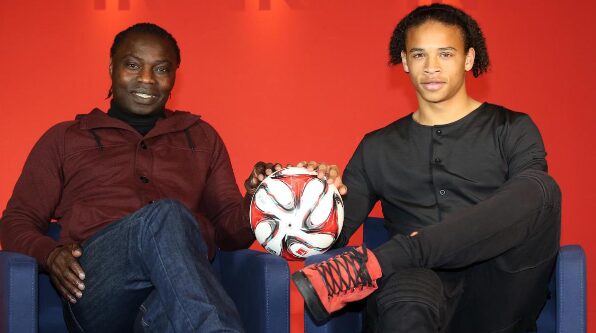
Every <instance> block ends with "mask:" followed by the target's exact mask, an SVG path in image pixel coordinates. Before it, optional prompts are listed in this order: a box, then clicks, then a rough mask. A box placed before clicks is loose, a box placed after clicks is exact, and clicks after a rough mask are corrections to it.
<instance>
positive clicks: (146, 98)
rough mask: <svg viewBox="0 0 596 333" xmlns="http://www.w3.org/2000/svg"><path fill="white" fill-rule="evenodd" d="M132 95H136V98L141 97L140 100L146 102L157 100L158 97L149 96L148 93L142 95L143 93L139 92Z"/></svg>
mask: <svg viewBox="0 0 596 333" xmlns="http://www.w3.org/2000/svg"><path fill="white" fill-rule="evenodd" d="M132 94H133V95H135V96H137V97H139V98H142V99H145V100H150V99H153V98H157V96H155V95H152V94H147V93H142V92H138V91H133V92H132Z"/></svg>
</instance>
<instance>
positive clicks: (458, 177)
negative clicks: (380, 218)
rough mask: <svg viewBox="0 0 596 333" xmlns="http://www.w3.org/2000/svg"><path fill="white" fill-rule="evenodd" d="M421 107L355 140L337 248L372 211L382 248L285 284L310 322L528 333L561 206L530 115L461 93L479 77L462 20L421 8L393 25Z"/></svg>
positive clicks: (481, 62) (479, 56) (473, 35)
mask: <svg viewBox="0 0 596 333" xmlns="http://www.w3.org/2000/svg"><path fill="white" fill-rule="evenodd" d="M390 59H391V60H390V62H391V64H394V65H395V64H400V63H401V64H402V66H403V69H404V71H405V72H406V73H407V74H408V76H409V77H410V79H411V82H412V84H413V86H414V89H415V91H416V96H417V99H418V109H417V110H416V111H415V112H413V113H412V114H410V115H408V116H406V117H403V118H401V119H399V120H397V121H395V122H393V123H392V124H390V125H388V126H386V127H384V128H381V129H379V130H376V131H373V132H371V133H368V134H367V135H365V137H364V139H363V140H362V141H361V143H360V144H359V146H358V148H357V149H356V152H355V153H354V155H353V157H352V158H351V160H350V162H349V164H348V166H347V167H346V170H345V173H344V178H343V179H344V182H345V184H346V185H347V187H348V189H349V193H348V194H347V196H346V198H345V200H344V204H345V221H344V229H343V230H342V234H341V236H340V238H339V240H338V242H337V246H338V247H340V246H344V245H345V244H346V243H347V241H348V239H349V237H350V236H351V235H352V234H353V233H354V232H355V231H356V229H357V228H358V227H359V226H360V225H361V224H362V223H363V221H364V220H365V219H366V217H367V216H368V214H369V213H370V211H371V209H372V207H373V206H374V204H375V203H376V202H377V201H381V204H382V208H383V214H384V217H385V221H386V222H385V225H386V227H387V228H388V230H389V231H390V233H391V234H392V238H391V239H390V240H389V241H387V242H386V243H384V244H383V245H381V246H380V247H378V248H376V249H374V250H370V249H367V248H366V247H365V246H361V247H358V248H356V249H350V250H349V251H347V252H344V253H342V254H340V255H338V256H336V257H334V258H331V259H329V260H327V261H324V262H322V263H319V264H314V265H310V266H307V267H305V268H304V269H303V270H301V271H299V272H297V273H295V274H294V275H293V279H294V281H295V283H296V285H297V287H298V289H299V290H300V292H301V293H302V295H303V296H304V299H305V303H306V305H307V307H308V308H309V310H310V312H311V314H312V315H313V316H314V317H315V318H316V319H317V320H319V321H322V320H324V319H325V318H327V316H329V314H331V313H333V312H335V311H337V310H339V309H341V308H343V307H344V306H345V305H346V303H349V302H353V301H357V300H361V299H365V298H366V299H367V320H366V324H365V325H366V328H367V331H369V332H457V333H466V332H469V333H480V332H526V331H528V330H530V331H532V330H535V329H536V326H535V321H536V318H537V316H538V314H539V312H540V310H541V309H542V306H543V305H544V303H545V300H546V297H547V293H548V289H547V287H548V281H549V277H550V275H551V273H552V270H553V267H554V263H555V259H556V255H557V251H558V248H559V236H560V209H561V208H560V207H561V195H560V191H559V188H558V186H557V184H556V183H555V181H554V180H553V179H552V178H551V177H550V176H548V175H547V173H546V171H547V165H546V161H545V159H544V158H545V156H546V153H545V151H544V146H543V143H542V139H541V137H540V133H539V132H538V129H537V128H536V126H535V125H534V123H533V122H532V121H531V119H530V118H529V116H528V115H526V114H523V113H518V112H513V111H510V110H508V109H506V108H504V107H502V106H498V105H494V104H490V103H487V102H484V103H482V102H479V101H477V100H474V99H473V98H472V97H470V96H469V95H468V94H467V90H466V73H467V72H469V71H471V72H472V73H473V75H474V76H475V77H476V76H478V75H480V74H482V73H484V72H485V71H486V70H487V69H488V65H489V58H488V53H487V49H486V44H485V40H484V37H483V34H482V31H481V30H480V28H479V26H478V24H477V23H476V21H474V19H472V18H471V17H470V16H469V15H467V14H466V13H464V12H463V11H461V10H460V9H457V8H454V7H452V6H449V5H444V4H433V5H430V6H421V7H418V8H416V9H415V10H414V11H412V12H411V13H409V14H408V15H407V16H406V17H405V18H403V19H402V20H401V21H400V22H399V24H398V25H397V27H396V29H395V31H394V34H393V36H392V38H391V43H390Z"/></svg>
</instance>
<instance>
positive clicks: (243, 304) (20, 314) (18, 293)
mask: <svg viewBox="0 0 596 333" xmlns="http://www.w3.org/2000/svg"><path fill="white" fill-rule="evenodd" d="M58 232H59V227H58V225H57V224H52V225H51V227H50V231H49V234H50V235H51V236H53V237H56V236H57V235H58ZM213 266H214V269H215V271H216V273H217V274H218V276H219V278H220V280H221V282H222V284H223V286H224V288H225V289H226V291H227V292H228V294H229V295H230V296H231V297H232V299H233V300H234V302H235V303H236V306H237V308H238V311H239V312H240V316H241V318H242V322H243V323H244V327H245V329H246V331H247V332H254V333H261V332H264V333H281V332H289V331H290V283H289V281H290V270H289V267H288V264H287V262H286V261H285V260H284V259H282V258H281V257H277V256H273V255H270V254H267V253H262V252H258V251H253V250H240V251H230V252H226V251H219V252H218V253H217V255H216V258H215V261H214V263H213ZM0 302H1V303H0V333H36V332H40V333H50V332H51V333H62V332H65V333H66V332H67V330H66V326H65V324H64V320H63V316H62V306H61V303H60V298H59V296H58V294H57V292H56V290H55V289H54V288H53V286H52V285H51V282H50V279H49V276H48V275H47V274H44V273H39V272H38V270H37V264H36V262H35V259H33V258H32V257H29V256H26V255H22V254H19V253H13V252H8V251H0Z"/></svg>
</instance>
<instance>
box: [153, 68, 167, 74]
mask: <svg viewBox="0 0 596 333" xmlns="http://www.w3.org/2000/svg"><path fill="white" fill-rule="evenodd" d="M155 71H156V72H157V73H167V72H169V71H170V69H169V68H168V67H157V68H155Z"/></svg>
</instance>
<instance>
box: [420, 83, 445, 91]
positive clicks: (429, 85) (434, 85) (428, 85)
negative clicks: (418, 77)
mask: <svg viewBox="0 0 596 333" xmlns="http://www.w3.org/2000/svg"><path fill="white" fill-rule="evenodd" d="M444 85H445V82H444V81H426V82H422V86H423V87H424V89H426V90H430V91H436V90H439V89H441V88H442V87H443V86H444Z"/></svg>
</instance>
